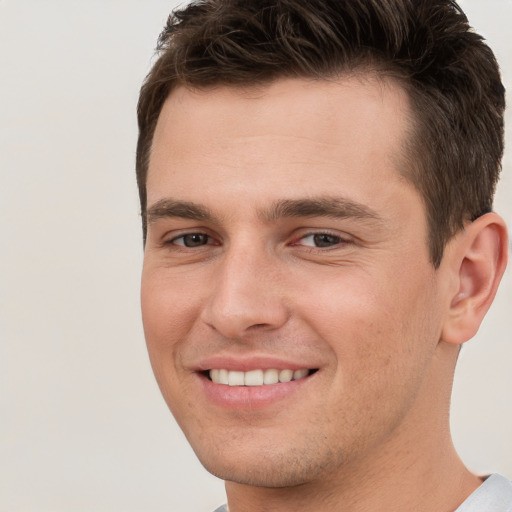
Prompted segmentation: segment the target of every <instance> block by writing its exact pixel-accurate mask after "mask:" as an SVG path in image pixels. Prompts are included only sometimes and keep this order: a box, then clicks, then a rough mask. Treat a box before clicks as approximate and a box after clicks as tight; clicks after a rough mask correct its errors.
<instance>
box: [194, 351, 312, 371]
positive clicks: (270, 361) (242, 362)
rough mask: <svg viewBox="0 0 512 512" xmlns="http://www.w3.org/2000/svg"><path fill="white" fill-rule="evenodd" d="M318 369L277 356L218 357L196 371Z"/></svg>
mask: <svg viewBox="0 0 512 512" xmlns="http://www.w3.org/2000/svg"><path fill="white" fill-rule="evenodd" d="M304 368H306V369H310V370H311V369H317V368H318V365H315V364H311V363H309V362H298V361H290V360H289V359H283V358H280V357H275V356H265V355H259V356H247V357H240V356H236V357H234V356H229V355H224V356H222V355H217V356H211V357H208V358H206V359H203V360H201V361H200V362H199V363H198V365H197V367H196V371H199V372H204V371H207V370H211V369H223V370H230V371H242V372H249V371H251V370H270V369H273V370H302V369H304Z"/></svg>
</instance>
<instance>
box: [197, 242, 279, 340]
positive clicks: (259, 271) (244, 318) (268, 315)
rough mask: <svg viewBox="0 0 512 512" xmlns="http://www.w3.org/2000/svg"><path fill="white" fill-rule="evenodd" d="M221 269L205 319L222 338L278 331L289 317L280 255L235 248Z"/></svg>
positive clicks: (220, 266) (204, 311) (217, 275)
mask: <svg viewBox="0 0 512 512" xmlns="http://www.w3.org/2000/svg"><path fill="white" fill-rule="evenodd" d="M218 264H219V268H218V269H217V270H218V272H217V273H216V276H215V279H214V282H213V283H212V288H211V293H210V295H209V300H208V301H207V303H206V305H205V307H204V309H203V311H202V319H203V321H204V322H205V323H206V324H208V325H209V326H210V327H211V328H213V329H214V330H215V331H217V332H218V333H220V334H221V335H222V336H223V337H226V338H229V339H235V340H242V339H244V338H247V337H248V336H250V335H252V334H255V333H257V332H266V331H269V332H270V331H276V330H278V329H279V328H280V327H282V326H283V325H284V324H285V323H286V321H287V319H288V316H289V311H288V307H287V305H286V300H285V297H284V295H285V294H284V283H283V279H281V277H280V266H281V264H282V263H281V262H280V261H279V259H278V258H277V256H274V255H271V254H268V252H267V251H265V250H263V249H260V250H257V249H255V248H254V247H252V248H251V247H238V248H236V247H232V248H231V249H229V250H228V251H227V252H226V253H225V254H224V256H223V257H222V258H221V260H220V261H218Z"/></svg>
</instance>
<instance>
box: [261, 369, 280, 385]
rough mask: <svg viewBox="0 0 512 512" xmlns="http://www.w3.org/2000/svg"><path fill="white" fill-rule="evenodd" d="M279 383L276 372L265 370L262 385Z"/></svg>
mask: <svg viewBox="0 0 512 512" xmlns="http://www.w3.org/2000/svg"><path fill="white" fill-rule="evenodd" d="M278 382H279V372H278V371H277V370H265V373H264V374H263V384H277V383H278Z"/></svg>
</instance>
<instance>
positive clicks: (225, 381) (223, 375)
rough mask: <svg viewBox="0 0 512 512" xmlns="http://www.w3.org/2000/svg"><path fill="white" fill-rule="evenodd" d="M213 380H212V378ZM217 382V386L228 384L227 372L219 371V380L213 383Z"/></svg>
mask: <svg viewBox="0 0 512 512" xmlns="http://www.w3.org/2000/svg"><path fill="white" fill-rule="evenodd" d="M212 380H213V378H212ZM214 382H218V383H219V384H226V385H228V384H229V372H228V371H227V370H219V380H218V381H214Z"/></svg>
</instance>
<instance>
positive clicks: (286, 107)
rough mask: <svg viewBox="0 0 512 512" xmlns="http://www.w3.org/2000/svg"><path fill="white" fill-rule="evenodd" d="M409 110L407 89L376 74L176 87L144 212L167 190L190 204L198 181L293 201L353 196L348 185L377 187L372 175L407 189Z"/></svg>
mask: <svg viewBox="0 0 512 512" xmlns="http://www.w3.org/2000/svg"><path fill="white" fill-rule="evenodd" d="M409 113H410V106H409V100H408V97H407V94H406V93H405V91H404V90H403V89H402V88H401V87H400V86H399V85H398V84H397V83H396V82H393V81H391V80H384V79H377V78H375V77H373V76H351V77H345V78H343V79H337V80H331V81H327V80H322V81H318V80H316V81H315V80H305V79H286V80H284V79H282V80H278V81H276V82H273V83H271V84H268V85H265V86H261V87H251V88H234V87H227V86H219V87H217V88H211V89H206V90H191V89H188V88H185V87H179V88H177V89H176V90H175V91H173V93H172V94H171V95H170V96H169V98H168V99H167V100H166V102H165V104H164V107H163V109H162V112H161V114H160V117H159V120H158V123H157V127H156V130H155V135H154V139H153V146H152V151H151V156H150V165H149V173H148V205H151V204H152V203H155V202H156V201H158V200H161V199H162V198H163V197H164V196H165V193H166V191H167V192H168V191H169V190H171V189H172V190H173V195H176V194H178V195H179V196H180V197H184V198H185V199H187V197H186V196H188V195H191V193H192V191H194V190H195V191H197V187H198V185H199V184H200V182H202V184H203V185H206V184H208V186H210V187H212V186H213V187H216V188H217V189H220V188H222V185H223V184H225V185H226V186H229V187H231V190H232V191H234V189H233V187H236V183H238V184H239V186H240V189H241V190H243V191H244V193H245V194H247V187H248V185H251V186H250V188H251V190H252V189H254V190H256V189H257V190H259V191H261V190H262V187H261V183H262V182H264V183H266V184H267V187H266V189H265V192H266V193H267V195H268V194H270V195H272V193H277V191H280V193H282V191H283V190H286V191H287V195H288V196H290V197H292V196H293V195H294V194H298V195H304V188H305V187H307V188H308V190H309V191H310V192H311V193H313V194H314V193H315V191H314V190H313V189H314V188H315V187H317V186H319V187H321V188H323V190H318V193H322V194H324V195H325V192H326V190H329V189H330V188H332V187H337V188H340V187H341V188H344V189H345V190H346V191H347V192H350V193H352V194H354V193H356V192H357V191H356V190H350V189H351V188H354V187H353V185H354V184H357V183H358V184H359V185H364V184H365V183H367V184H368V183H373V182H374V181H375V179H376V177H377V174H378V175H379V176H378V179H379V180H382V179H386V174H392V175H393V178H394V179H395V180H399V181H401V182H402V185H403V186H406V185H405V183H403V180H402V178H401V174H400V172H399V169H401V168H402V167H403V164H402V162H403V150H402V148H403V146H404V144H403V143H404V141H405V140H406V138H407V134H408V132H409V119H410V115H409ZM198 180H199V181H198ZM255 181H257V183H255ZM251 182H252V184H251ZM356 188H357V187H356ZM272 191H273V192H272ZM192 195H194V194H192ZM274 195H275V194H274ZM356 195H357V194H356ZM190 199H194V200H195V199H196V197H193V198H192V197H191V198H190ZM274 199H279V198H277V197H275V198H274Z"/></svg>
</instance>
